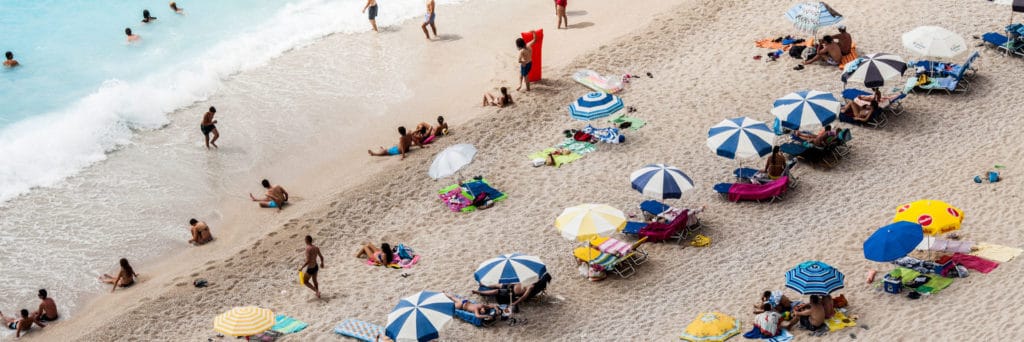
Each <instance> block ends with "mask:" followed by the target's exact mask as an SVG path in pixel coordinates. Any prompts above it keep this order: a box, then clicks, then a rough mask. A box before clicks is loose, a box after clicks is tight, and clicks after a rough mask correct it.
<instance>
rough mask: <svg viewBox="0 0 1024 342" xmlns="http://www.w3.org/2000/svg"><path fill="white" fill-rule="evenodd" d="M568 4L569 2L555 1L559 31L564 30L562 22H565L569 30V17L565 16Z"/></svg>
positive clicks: (565, 0)
mask: <svg viewBox="0 0 1024 342" xmlns="http://www.w3.org/2000/svg"><path fill="white" fill-rule="evenodd" d="M567 4H568V0H555V16H556V17H558V27H556V28H558V29H560V28H562V22H563V21H565V28H566V29H569V17H566V16H565V6H566V5H567Z"/></svg>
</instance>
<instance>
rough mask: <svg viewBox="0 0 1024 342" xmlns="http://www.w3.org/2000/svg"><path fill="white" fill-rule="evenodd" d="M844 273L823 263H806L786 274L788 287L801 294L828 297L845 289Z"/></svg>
mask: <svg viewBox="0 0 1024 342" xmlns="http://www.w3.org/2000/svg"><path fill="white" fill-rule="evenodd" d="M844 279H845V276H843V273H842V272H839V270H836V269H835V268H833V267H832V266H829V265H828V264H826V263H823V262H821V261H814V260H812V261H804V262H803V263H801V264H800V265H797V266H796V267H794V268H793V269H791V270H789V272H786V287H788V288H791V289H793V290H796V292H800V294H805V295H809V294H819V295H828V294H830V293H832V292H833V291H835V290H838V289H841V288H843V280H844Z"/></svg>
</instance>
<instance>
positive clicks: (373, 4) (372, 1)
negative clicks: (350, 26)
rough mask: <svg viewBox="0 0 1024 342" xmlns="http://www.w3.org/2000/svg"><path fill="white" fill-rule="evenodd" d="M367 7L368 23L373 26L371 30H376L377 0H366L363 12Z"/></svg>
mask: <svg viewBox="0 0 1024 342" xmlns="http://www.w3.org/2000/svg"><path fill="white" fill-rule="evenodd" d="M367 9H369V10H370V13H369V18H370V25H371V26H373V32H379V31H377V0H366V6H363V13H366V10H367Z"/></svg>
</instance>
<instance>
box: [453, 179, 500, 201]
mask: <svg viewBox="0 0 1024 342" xmlns="http://www.w3.org/2000/svg"><path fill="white" fill-rule="evenodd" d="M462 189H463V190H465V191H466V192H468V193H469V195H470V196H471V197H473V198H476V196H479V195H480V194H481V193H484V192H486V193H487V196H488V199H490V200H491V201H494V202H497V201H501V200H504V199H505V198H507V197H508V196H507V195H505V194H504V193H502V192H501V191H498V190H496V189H494V188H492V187H491V183H489V182H487V179H484V178H480V179H473V180H471V181H468V182H463V183H462Z"/></svg>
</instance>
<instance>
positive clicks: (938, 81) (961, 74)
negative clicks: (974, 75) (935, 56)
mask: <svg viewBox="0 0 1024 342" xmlns="http://www.w3.org/2000/svg"><path fill="white" fill-rule="evenodd" d="M978 55H979V54H978V52H977V51H975V52H974V53H973V54H971V56H970V57H969V58H968V59H967V62H965V63H964V64H963V65H961V66H958V67H957V68H956V69H955V71H956V72H955V73H947V74H945V76H939V77H930V81H929V82H928V83H925V84H921V85H917V87H915V88H914V89H923V90H927V91H928V93H929V94H931V92H932V91H933V90H943V91H945V92H946V93H947V94H952V93H953V92H964V91H967V90H968V88H969V87H970V82H969V81H968V80H966V79H965V75H966V74H967V71H968V70H972V68H973V64H974V61H975V60H977V58H978V57H977V56H978Z"/></svg>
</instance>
